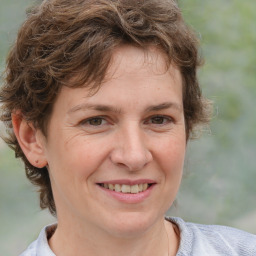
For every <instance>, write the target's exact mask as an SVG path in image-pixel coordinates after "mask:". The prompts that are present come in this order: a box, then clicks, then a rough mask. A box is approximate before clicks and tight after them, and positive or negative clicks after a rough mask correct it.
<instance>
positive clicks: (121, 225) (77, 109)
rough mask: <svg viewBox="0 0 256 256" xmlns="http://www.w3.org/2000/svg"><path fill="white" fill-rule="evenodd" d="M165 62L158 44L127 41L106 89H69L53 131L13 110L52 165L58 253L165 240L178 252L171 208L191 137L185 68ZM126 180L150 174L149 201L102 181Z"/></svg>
mask: <svg viewBox="0 0 256 256" xmlns="http://www.w3.org/2000/svg"><path fill="white" fill-rule="evenodd" d="M166 67H167V66H166V62H165V58H164V55H163V54H162V53H161V52H160V51H159V50H157V49H154V48H149V49H148V50H147V51H143V50H141V49H138V48H135V47H132V46H122V47H120V48H118V49H116V51H115V53H114V54H113V60H112V64H111V66H110V67H109V70H108V75H107V78H106V81H105V82H104V83H103V85H102V87H101V88H100V89H99V91H97V92H96V93H94V94H92V93H91V92H90V91H89V90H88V89H87V88H86V87H83V88H75V89H71V88H67V87H63V88H62V90H61V92H60V94H59V95H58V97H57V100H56V102H55V105H54V108H53V113H52V115H51V118H50V122H49V127H48V136H47V138H45V137H44V136H43V135H42V133H41V132H40V130H36V129H34V128H33V126H32V124H28V123H27V122H26V121H25V120H23V119H22V118H21V117H20V116H19V115H18V114H17V115H14V116H13V124H14V129H15V134H16V136H17V138H18V140H19V143H20V145H21V147H22V149H23V151H24V153H25V154H26V157H27V158H28V160H29V161H30V162H31V163H32V164H34V165H35V166H44V165H45V164H48V170H49V173H50V179H51V184H52V189H53V195H54V199H55V203H56V208H57V218H58V227H57V229H56V232H55V233H54V235H53V237H52V238H51V240H50V246H51V248H52V250H53V251H54V252H55V254H56V255H95V256H97V255H114V256H115V255H134V256H135V255H163V256H164V255H167V254H168V241H167V239H169V244H170V246H169V247H170V248H169V250H170V255H175V254H176V252H177V248H178V243H179V241H178V236H177V233H175V231H174V228H173V226H172V225H171V224H170V223H167V222H165V221H164V214H165V212H166V211H167V210H168V208H169V207H170V206H171V205H172V203H173V201H174V199H175V196H176V194H177V191H178V188H179V185H180V181H181V177H182V170H183V162H184V156H185V149H186V136H185V123H184V113H183V105H182V82H181V75H180V72H179V71H178V70H177V69H176V68H175V67H174V66H172V65H171V66H170V67H169V68H168V70H167V68H166ZM70 82H72V81H70ZM124 179H125V180H128V181H131V182H133V181H137V180H140V179H150V180H152V181H153V182H154V186H153V187H152V188H151V191H150V193H149V195H148V196H147V197H145V198H144V199H143V200H140V201H139V202H136V203H131V202H129V203H128V202H122V201H120V200H118V199H116V198H115V197H113V196H111V195H110V194H109V193H107V192H106V191H105V190H104V189H102V187H100V186H99V185H98V183H102V182H103V181H104V182H108V181H113V180H124ZM166 230H168V233H166ZM167 234H168V236H167Z"/></svg>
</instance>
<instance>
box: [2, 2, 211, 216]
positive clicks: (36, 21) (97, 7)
mask: <svg viewBox="0 0 256 256" xmlns="http://www.w3.org/2000/svg"><path fill="white" fill-rule="evenodd" d="M124 44H128V45H133V46H135V47H140V48H142V49H147V47H151V46H153V47H157V48H158V49H160V50H161V51H162V52H163V53H164V54H165V56H166V57H167V59H168V63H169V65H170V64H171V63H174V64H175V65H176V66H177V67H178V69H179V70H180V72H181V76H182V83H183V106H184V118H185V126H186V136H187V139H189V138H190V137H191V135H192V134H193V131H194V129H195V127H197V126H198V124H203V123H207V122H208V120H209V111H208V109H209V103H208V102H207V100H205V99H204V98H203V96H202V94H201V89H200V87H199V83H198V78H197V68H198V67H199V66H200V65H201V57H200V55H199V53H198V52H199V51H198V47H199V43H198V40H197V38H196V36H195V33H194V32H193V31H192V30H191V29H190V28H189V27H188V26H187V25H186V24H185V22H184V20H183V18H182V15H181V11H180V9H179V8H178V5H177V3H176V1H174V0H73V1H69V0H47V1H46V0H45V1H43V2H42V3H41V4H39V5H37V6H34V7H33V8H31V9H30V11H29V12H28V16H27V19H26V20H25V22H24V23H23V25H22V26H21V28H20V30H19V32H18V36H17V40H16V42H15V43H14V45H13V47H12V48H11V50H10V52H9V55H8V57H7V62H6V70H5V75H4V76H5V79H4V84H3V86H2V88H1V89H0V103H2V106H1V113H0V120H1V121H3V122H4V123H5V125H6V131H7V132H6V136H5V137H4V140H5V142H6V143H7V144H8V145H9V146H10V147H11V148H12V149H13V150H14V151H15V155H16V157H18V158H21V159H22V160H23V161H24V163H25V170H26V175H27V177H28V179H29V180H30V181H31V182H32V183H33V184H35V185H36V186H39V192H40V206H41V208H42V209H44V208H48V209H49V211H50V212H51V213H52V214H53V215H55V214H56V207H55V203H54V199H53V194H52V189H51V184H50V178H49V173H48V170H47V168H46V167H44V168H37V167H35V166H33V165H31V164H30V163H29V161H28V160H27V159H26V157H25V155H24V153H23V152H22V150H21V148H20V146H19V144H18V141H17V139H16V137H15V135H14V131H13V126H12V122H11V115H12V113H14V112H15V111H17V110H19V111H20V112H21V114H22V116H23V118H24V119H25V120H27V121H28V122H32V123H33V124H34V126H35V127H36V128H37V129H40V130H41V131H42V132H43V134H44V135H45V136H46V137H47V124H48V120H49V117H50V115H51V112H52V108H53V104H54V102H55V100H56V97H57V95H58V93H59V92H60V89H61V88H62V86H69V87H81V86H90V88H92V89H95V88H99V87H100V85H101V83H102V81H103V79H104V77H105V75H106V71H107V69H108V67H109V64H110V61H111V57H112V54H113V52H114V50H115V49H116V48H117V47H118V46H121V45H124ZM74 77H75V78H76V79H74V80H73V78H74ZM70 78H72V81H73V82H72V84H68V83H67V82H66V81H69V80H70Z"/></svg>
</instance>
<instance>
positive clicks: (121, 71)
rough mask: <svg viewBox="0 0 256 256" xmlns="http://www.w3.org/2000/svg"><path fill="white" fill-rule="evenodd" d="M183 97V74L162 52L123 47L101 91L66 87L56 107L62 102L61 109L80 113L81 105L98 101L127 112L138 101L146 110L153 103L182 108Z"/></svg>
mask: <svg viewBox="0 0 256 256" xmlns="http://www.w3.org/2000/svg"><path fill="white" fill-rule="evenodd" d="M70 83H72V81H70ZM181 94H182V86H181V75H180V72H179V70H178V69H177V68H176V67H175V66H174V65H172V64H171V65H168V62H167V58H166V56H165V55H164V54H163V53H162V52H161V51H160V50H159V49H157V48H153V47H152V48H148V49H141V48H137V47H133V46H122V47H119V48H117V49H116V50H115V52H114V53H113V56H112V59H111V63H110V65H109V67H108V70H107V73H106V76H105V79H104V81H103V82H102V84H101V85H100V87H99V88H97V89H96V90H94V91H92V90H91V89H90V85H89V87H88V85H86V84H85V86H82V87H79V88H68V87H63V88H62V89H61V91H60V94H59V96H58V99H57V102H56V103H60V98H62V100H61V102H62V103H61V105H62V104H63V105H68V106H67V107H70V109H77V108H78V109H79V108H80V106H79V105H80V104H82V105H83V104H84V103H85V102H87V103H88V104H89V105H90V104H91V103H93V104H94V103H95V101H97V103H101V104H104V105H106V104H107V105H109V104H116V105H119V106H121V105H123V106H126V108H127V107H128V105H130V103H131V102H132V103H133V104H134V103H135V101H136V102H140V104H143V103H144V105H145V106H146V105H149V104H151V103H152V105H154V102H150V101H154V100H155V101H157V102H156V103H157V104H161V103H163V102H168V101H169V100H171V99H172V100H175V101H176V102H177V104H179V105H182V102H181V98H182V96H181ZM176 96H177V97H176ZM117 97H118V98H117ZM175 97H176V98H175ZM160 101H162V102H160ZM127 104H128V105H127ZM145 106H144V107H145ZM181 108H182V106H181ZM71 112H72V111H71Z"/></svg>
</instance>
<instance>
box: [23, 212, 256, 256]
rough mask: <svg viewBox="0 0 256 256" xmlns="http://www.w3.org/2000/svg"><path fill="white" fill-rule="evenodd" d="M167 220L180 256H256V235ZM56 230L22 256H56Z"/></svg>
mask: <svg viewBox="0 0 256 256" xmlns="http://www.w3.org/2000/svg"><path fill="white" fill-rule="evenodd" d="M166 219H167V220H169V221H170V222H172V223H174V224H176V225H177V226H178V228H179V230H180V245H179V250H178V252H177V254H176V256H220V255H221V256H256V235H253V234H249V233H247V232H244V231H241V230H238V229H234V228H230V227H225V226H217V225H201V224H195V223H187V222H185V221H183V220H182V219H181V218H176V217H166ZM55 227H56V225H51V226H47V227H45V228H43V229H42V231H41V232H40V234H39V237H38V239H37V240H36V241H34V242H33V243H32V244H31V245H30V246H29V247H28V248H27V250H26V251H25V252H23V253H22V254H20V256H56V255H55V254H54V253H53V252H52V250H51V249H50V247H49V244H48V239H47V236H49V233H51V232H53V230H55ZM152 256H153V255H152Z"/></svg>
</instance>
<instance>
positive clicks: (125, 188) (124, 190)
mask: <svg viewBox="0 0 256 256" xmlns="http://www.w3.org/2000/svg"><path fill="white" fill-rule="evenodd" d="M121 191H122V193H131V186H129V185H122V187H121Z"/></svg>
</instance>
